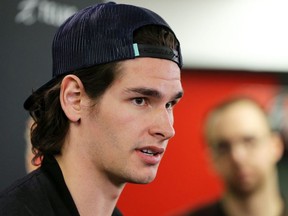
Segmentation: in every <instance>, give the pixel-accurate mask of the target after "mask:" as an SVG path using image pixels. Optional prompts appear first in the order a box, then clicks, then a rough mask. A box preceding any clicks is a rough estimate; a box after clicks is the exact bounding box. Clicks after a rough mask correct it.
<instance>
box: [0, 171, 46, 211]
mask: <svg viewBox="0 0 288 216" xmlns="http://www.w3.org/2000/svg"><path fill="white" fill-rule="evenodd" d="M43 175H44V174H43V173H42V172H41V170H40V169H37V170H35V171H33V172H32V173H29V174H28V175H26V176H24V177H23V178H21V179H18V180H16V181H15V182H14V183H12V184H11V185H10V186H8V187H7V188H6V189H4V190H3V191H2V192H1V193H0V215H30V214H31V213H32V212H35V211H36V212H39V213H40V214H41V212H40V211H41V208H42V207H43V206H41V205H43V203H45V202H43V201H45V199H46V197H45V193H44V192H43V189H41V184H42V183H43V182H42V179H44V178H45V177H44V176H43Z"/></svg>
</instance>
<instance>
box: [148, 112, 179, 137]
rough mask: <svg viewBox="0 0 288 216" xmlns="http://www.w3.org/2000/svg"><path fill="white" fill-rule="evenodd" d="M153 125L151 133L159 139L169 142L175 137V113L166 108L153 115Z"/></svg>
mask: <svg viewBox="0 0 288 216" xmlns="http://www.w3.org/2000/svg"><path fill="white" fill-rule="evenodd" d="M153 117H154V118H153V120H152V122H153V124H152V125H151V128H150V133H151V134H152V135H153V136H156V137H159V139H163V140H168V139H170V138H172V137H173V136H174V135H175V130H174V127H173V123H174V119H173V113H171V112H169V111H168V110H167V109H166V108H163V109H158V110H157V111H156V112H155V114H154V115H153Z"/></svg>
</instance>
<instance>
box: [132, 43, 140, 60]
mask: <svg viewBox="0 0 288 216" xmlns="http://www.w3.org/2000/svg"><path fill="white" fill-rule="evenodd" d="M133 50H134V55H135V57H136V56H139V55H140V54H139V49H138V44H137V43H134V44H133Z"/></svg>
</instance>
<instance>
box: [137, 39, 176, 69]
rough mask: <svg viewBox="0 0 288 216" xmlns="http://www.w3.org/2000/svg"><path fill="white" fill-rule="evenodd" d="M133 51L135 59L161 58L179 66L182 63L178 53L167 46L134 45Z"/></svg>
mask: <svg viewBox="0 0 288 216" xmlns="http://www.w3.org/2000/svg"><path fill="white" fill-rule="evenodd" d="M133 50H134V55H135V57H153V58H161V59H168V60H171V61H174V62H175V63H177V64H178V65H179V63H180V59H179V54H178V51H177V50H174V49H171V48H169V47H166V46H155V45H150V44H137V43H134V44H133Z"/></svg>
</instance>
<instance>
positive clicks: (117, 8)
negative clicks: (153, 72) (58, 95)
mask: <svg viewBox="0 0 288 216" xmlns="http://www.w3.org/2000/svg"><path fill="white" fill-rule="evenodd" d="M146 25H159V26H164V27H165V28H168V29H169V30H170V31H171V32H172V33H173V31H172V29H171V28H170V26H169V25H168V24H167V23H166V21H165V20H164V19H162V18H161V17H160V16H159V15H158V14H156V13H154V12H153V11H151V10H148V9H146V8H142V7H137V6H133V5H126V4H116V3H114V2H108V3H101V4H96V5H92V6H90V7H87V8H84V9H82V10H80V11H79V12H77V13H75V14H74V15H72V16H71V17H70V18H68V19H67V20H66V21H65V22H64V23H63V24H62V25H61V26H60V27H59V29H58V31H57V32H56V34H55V36H54V40H53V44H52V57H53V74H52V80H50V81H49V82H48V83H46V84H45V85H43V86H42V87H40V88H39V89H38V90H37V91H42V90H45V89H47V88H49V87H50V86H51V85H52V84H53V81H54V80H55V79H56V78H57V77H58V76H60V75H62V74H68V73H72V72H73V71H76V70H80V69H83V68H88V67H92V66H96V65H100V64H104V63H109V62H114V61H119V60H125V59H134V58H137V57H153V58H162V59H168V60H171V61H174V62H175V63H177V64H178V66H179V68H181V67H182V64H183V63H182V56H181V50H180V45H179V46H178V48H177V50H172V49H170V48H169V47H164V46H154V45H147V44H136V43H133V32H134V31H135V30H137V29H139V28H140V27H143V26H146ZM173 34H174V33H173ZM175 38H176V36H175ZM176 39H177V38H176ZM178 43H179V41H178ZM179 44H180V43H179ZM31 103H32V101H31V96H30V97H29V98H28V99H27V100H26V101H25V103H24V108H25V109H29V107H30V106H31V105H32V104H31Z"/></svg>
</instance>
